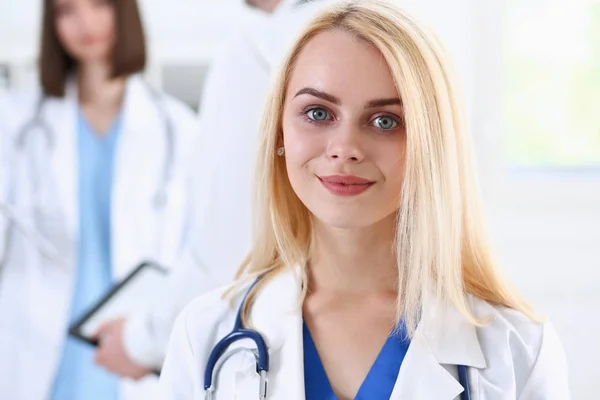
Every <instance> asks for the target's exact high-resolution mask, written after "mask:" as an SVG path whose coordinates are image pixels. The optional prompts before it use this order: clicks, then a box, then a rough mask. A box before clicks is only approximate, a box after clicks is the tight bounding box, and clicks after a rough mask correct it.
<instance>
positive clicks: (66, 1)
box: [54, 0, 116, 62]
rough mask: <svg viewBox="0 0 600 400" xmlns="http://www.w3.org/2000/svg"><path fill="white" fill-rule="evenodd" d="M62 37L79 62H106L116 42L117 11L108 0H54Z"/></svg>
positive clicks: (56, 22)
mask: <svg viewBox="0 0 600 400" xmlns="http://www.w3.org/2000/svg"><path fill="white" fill-rule="evenodd" d="M54 11H55V12H54V15H55V24H56V32H57V35H58V39H59V40H60V42H61V44H62V45H63V47H64V48H65V50H66V52H67V53H68V54H69V55H70V56H71V57H73V58H74V59H75V60H77V61H79V62H93V61H106V60H108V59H109V57H110V56H111V54H112V50H113V48H114V44H115V37H116V28H115V10H114V6H113V5H112V3H111V2H110V1H108V0H54Z"/></svg>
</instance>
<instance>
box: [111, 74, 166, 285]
mask: <svg viewBox="0 0 600 400" xmlns="http://www.w3.org/2000/svg"><path fill="white" fill-rule="evenodd" d="M145 85H146V84H145V83H144V82H143V81H142V78H141V77H139V76H137V75H136V76H132V77H130V78H128V80H127V87H126V92H125V98H124V102H123V107H122V110H121V115H120V118H121V131H120V132H119V138H118V146H117V149H116V154H115V161H114V163H115V164H114V173H113V179H114V181H113V193H112V214H111V218H112V236H111V237H112V249H113V254H112V263H113V270H114V273H115V277H116V278H117V279H120V278H122V277H123V276H125V275H126V274H127V273H129V272H130V271H131V269H132V268H133V267H135V264H136V263H139V262H140V261H143V260H139V259H138V257H139V255H140V254H145V255H146V256H147V257H148V258H155V259H156V258H159V257H158V254H157V252H158V241H157V229H159V228H158V227H157V221H159V220H160V211H157V210H156V209H155V208H154V203H153V198H154V195H155V193H156V190H157V188H158V184H159V182H158V179H157V178H158V177H160V176H161V173H162V168H163V163H164V159H165V157H164V152H165V149H166V143H165V132H164V126H165V124H164V121H162V119H161V117H160V116H159V114H160V113H159V111H158V110H157V104H156V102H155V101H154V99H153V98H152V94H151V92H150V89H149V88H148V87H146V86H145ZM159 261H160V260H159Z"/></svg>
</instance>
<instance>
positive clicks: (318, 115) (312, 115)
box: [306, 108, 331, 122]
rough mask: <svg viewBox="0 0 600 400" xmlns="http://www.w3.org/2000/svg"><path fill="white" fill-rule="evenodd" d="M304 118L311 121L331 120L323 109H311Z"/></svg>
mask: <svg viewBox="0 0 600 400" xmlns="http://www.w3.org/2000/svg"><path fill="white" fill-rule="evenodd" d="M306 116H307V117H308V118H309V119H311V120H312V121H317V122H321V121H327V120H329V119H331V116H330V115H329V112H328V111H327V110H325V109H324V108H312V109H310V110H308V111H307V112H306Z"/></svg>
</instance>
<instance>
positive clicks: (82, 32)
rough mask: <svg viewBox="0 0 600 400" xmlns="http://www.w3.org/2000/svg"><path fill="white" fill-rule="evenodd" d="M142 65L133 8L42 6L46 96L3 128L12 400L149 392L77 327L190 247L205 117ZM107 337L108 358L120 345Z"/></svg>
mask: <svg viewBox="0 0 600 400" xmlns="http://www.w3.org/2000/svg"><path fill="white" fill-rule="evenodd" d="M145 64H146V45H145V40H144V30H143V27H142V22H141V19H140V14H139V10H138V6H137V4H136V1H135V0H120V1H116V0H103V1H102V0H100V1H99V0H46V1H44V11H43V28H42V41H41V58H40V67H39V75H40V82H41V88H40V90H39V91H35V92H33V93H18V94H14V95H13V96H12V97H11V104H10V108H11V114H12V115H10V116H9V120H8V121H3V122H2V128H1V129H2V130H3V132H2V140H3V141H4V142H3V146H2V148H3V149H4V150H6V149H9V150H10V151H7V152H6V153H7V154H8V157H7V158H6V159H3V160H2V164H3V165H2V168H3V175H2V176H3V177H6V178H3V179H4V181H5V182H2V185H1V186H0V189H1V190H2V193H0V200H1V201H2V218H3V220H4V223H3V224H0V228H2V232H1V237H0V239H1V240H2V246H0V249H2V254H0V262H1V263H2V264H1V265H0V270H1V272H2V273H1V275H0V355H1V356H0V397H2V398H7V399H21V400H46V399H51V400H71V399H73V400H76V399H77V400H81V399H86V400H92V399H102V400H112V399H125V398H128V396H127V395H124V394H126V393H131V394H135V393H136V391H137V390H138V389H139V387H138V388H136V387H134V386H137V385H132V386H131V387H128V385H125V387H122V388H119V381H118V378H117V377H115V376H112V375H111V374H109V373H108V372H106V371H104V370H103V369H102V368H100V367H98V366H96V365H95V363H94V361H95V360H94V349H93V348H92V347H91V346H89V345H86V344H84V343H80V342H77V341H76V340H74V339H72V338H69V337H68V336H67V328H68V326H69V324H70V323H71V322H72V321H73V320H74V319H76V318H77V317H79V316H81V315H82V313H83V312H85V311H86V310H87V309H88V308H89V307H90V306H91V305H92V304H93V303H94V302H95V301H97V300H98V299H99V297H100V296H101V295H103V294H104V293H105V292H106V291H107V290H108V289H109V288H110V287H111V286H112V284H113V282H114V281H115V280H118V279H120V278H122V277H124V276H125V275H127V274H128V273H129V272H130V271H131V270H132V269H133V268H135V267H136V266H137V264H138V263H139V262H141V261H143V260H146V259H154V260H157V261H159V262H161V263H163V264H166V265H170V264H171V263H172V262H173V260H174V258H175V257H176V255H177V253H178V252H179V247H180V244H181V243H182V240H183V235H184V231H185V229H186V227H185V221H186V212H187V207H188V201H187V183H186V178H185V174H184V172H183V171H184V169H185V168H184V165H185V164H186V158H187V156H186V151H187V150H188V149H189V148H190V146H189V143H190V141H191V140H192V139H193V137H194V136H195V135H196V133H197V129H196V118H195V116H194V115H193V113H192V112H191V110H189V109H188V108H186V107H185V106H184V105H183V104H181V103H179V102H177V101H175V100H174V99H173V98H170V97H168V96H166V95H164V94H162V93H158V92H156V91H155V90H154V89H152V88H151V87H150V86H149V85H148V84H147V83H146V82H145V81H144V79H143V78H142V77H141V76H140V75H139V74H140V73H141V72H142V71H143V70H144V68H145ZM11 146H12V147H11ZM102 333H103V335H102V337H101V338H100V339H101V347H102V344H103V343H107V342H110V341H113V340H118V341H120V340H121V338H120V337H113V335H111V334H110V332H102ZM99 357H102V355H101V354H100V353H99ZM122 359H123V360H127V359H126V357H122ZM97 361H99V362H102V360H97ZM123 362H125V361H123ZM121 367H122V368H124V369H127V370H128V373H127V376H130V377H132V378H140V377H142V376H144V375H146V374H147V373H148V372H149V371H148V370H146V369H145V368H143V367H141V366H138V365H136V364H134V363H131V362H129V363H127V362H126V365H121ZM137 398H144V399H148V398H150V393H149V392H144V393H143V394H142V393H141V392H140V395H139V396H137Z"/></svg>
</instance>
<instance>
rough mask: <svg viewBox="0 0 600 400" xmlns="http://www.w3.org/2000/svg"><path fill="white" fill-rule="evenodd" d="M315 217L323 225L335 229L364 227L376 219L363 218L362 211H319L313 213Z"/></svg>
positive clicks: (373, 222)
mask: <svg viewBox="0 0 600 400" xmlns="http://www.w3.org/2000/svg"><path fill="white" fill-rule="evenodd" d="M313 215H314V216H315V218H316V219H317V220H318V221H319V222H320V223H321V224H322V225H324V226H327V227H330V228H335V229H364V228H368V227H369V226H371V225H373V224H375V223H376V222H377V221H376V220H371V219H369V218H365V217H366V216H365V215H364V213H363V214H362V215H361V216H360V217H358V215H360V214H358V215H357V214H354V213H352V214H351V213H341V212H339V213H320V215H317V214H313Z"/></svg>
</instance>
